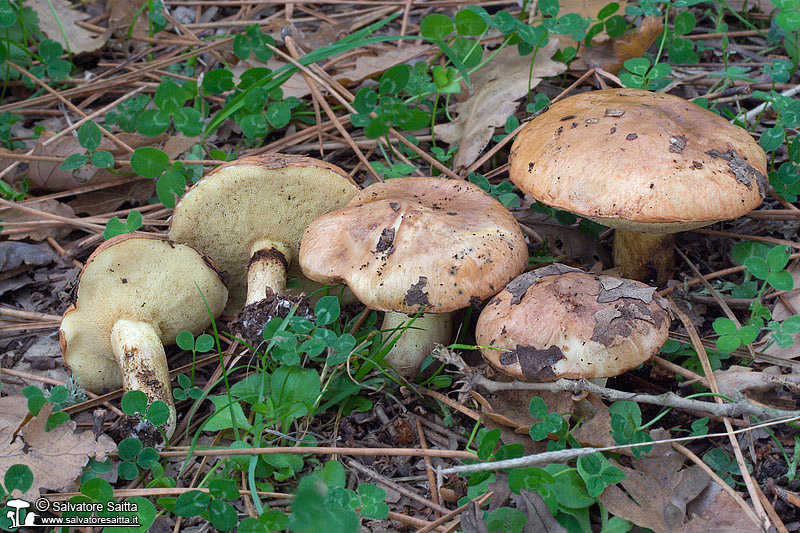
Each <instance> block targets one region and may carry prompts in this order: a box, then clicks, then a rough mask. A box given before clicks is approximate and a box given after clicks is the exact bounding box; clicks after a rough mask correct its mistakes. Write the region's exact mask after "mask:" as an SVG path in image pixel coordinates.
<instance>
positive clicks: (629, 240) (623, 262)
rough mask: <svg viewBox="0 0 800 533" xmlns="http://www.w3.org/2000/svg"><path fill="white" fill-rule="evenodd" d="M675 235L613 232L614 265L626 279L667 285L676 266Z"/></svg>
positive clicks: (625, 231)
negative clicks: (673, 248)
mask: <svg viewBox="0 0 800 533" xmlns="http://www.w3.org/2000/svg"><path fill="white" fill-rule="evenodd" d="M674 244H675V234H674V233H642V232H639V231H629V230H625V229H620V228H617V229H616V230H615V231H614V264H615V265H616V266H617V267H619V270H620V274H621V275H622V277H623V278H629V279H635V280H639V281H644V282H645V283H651V284H655V285H659V286H661V285H666V284H667V280H668V279H669V276H670V274H671V273H672V269H673V267H674V252H673V250H672V247H673V245H674Z"/></svg>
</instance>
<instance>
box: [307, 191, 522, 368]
mask: <svg viewBox="0 0 800 533" xmlns="http://www.w3.org/2000/svg"><path fill="white" fill-rule="evenodd" d="M527 261H528V250H527V246H526V244H525V238H524V236H523V234H522V231H521V230H520V227H519V224H517V221H516V220H515V219H514V217H513V216H512V215H511V213H509V212H508V210H507V209H506V208H505V207H503V205H502V204H501V203H500V202H498V201H497V200H495V199H494V198H492V197H491V196H489V195H488V194H486V193H485V192H484V191H483V190H481V189H480V188H479V187H477V186H475V185H472V184H471V183H468V182H463V181H458V180H445V179H439V178H394V179H391V180H388V181H386V182H384V183H375V184H373V185H371V186H369V187H367V188H366V189H364V190H363V191H361V192H360V193H359V194H358V195H356V196H355V197H353V199H352V200H350V202H349V204H348V205H347V207H344V208H342V209H338V210H336V211H332V212H330V213H328V214H326V215H323V216H321V217H319V218H318V219H316V220H314V221H313V222H312V223H311V224H310V225H309V226H308V229H306V232H305V235H304V236H303V240H302V242H301V245H300V266H301V267H302V268H303V272H304V273H305V275H306V276H308V277H309V278H311V279H313V280H316V281H319V282H322V283H341V282H344V283H346V284H347V286H348V287H349V288H350V290H352V291H353V293H354V294H355V296H356V297H357V298H358V299H359V300H360V301H361V302H362V303H364V305H366V306H367V307H369V308H371V309H376V310H378V311H385V312H386V317H385V320H384V324H383V326H384V328H385V329H394V328H396V327H398V326H399V325H401V324H403V323H407V322H408V317H407V316H406V314H408V313H410V314H414V313H417V312H418V311H424V313H426V314H425V315H424V320H420V319H418V320H417V321H416V322H415V323H414V324H413V327H414V328H418V329H416V330H412V329H410V328H409V329H408V330H406V332H405V333H404V334H403V335H402V337H401V338H400V339H399V340H398V341H397V343H396V344H395V345H394V347H393V348H392V351H391V352H390V353H389V355H388V356H387V357H386V361H387V362H389V364H391V365H392V366H393V367H394V368H395V369H396V370H397V371H398V372H400V373H401V374H402V375H404V376H406V377H408V378H413V377H415V376H416V374H417V373H418V371H419V367H420V365H421V363H422V361H423V360H424V358H425V357H426V356H427V355H428V354H429V353H430V351H431V349H432V348H433V346H434V345H435V344H436V343H440V344H447V342H448V340H449V335H450V318H449V313H450V312H451V311H455V310H456V309H461V308H462V307H467V306H468V305H469V304H470V303H478V302H481V301H482V300H484V299H486V298H488V297H490V296H492V295H493V294H495V293H497V291H499V290H500V288H501V287H502V286H503V285H505V284H506V283H507V282H508V281H510V280H511V279H512V278H513V277H514V276H516V275H517V274H519V273H520V272H522V271H523V269H524V268H525V265H526V264H527Z"/></svg>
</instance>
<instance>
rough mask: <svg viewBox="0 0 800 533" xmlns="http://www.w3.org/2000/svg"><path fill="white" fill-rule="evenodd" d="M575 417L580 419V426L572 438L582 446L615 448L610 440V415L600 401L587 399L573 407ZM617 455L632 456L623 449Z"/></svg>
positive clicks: (612, 440) (611, 439)
mask: <svg viewBox="0 0 800 533" xmlns="http://www.w3.org/2000/svg"><path fill="white" fill-rule="evenodd" d="M574 412H575V417H576V418H580V419H582V421H581V423H580V425H579V426H578V427H577V428H576V429H575V430H573V431H572V436H573V437H574V438H575V440H577V441H578V442H580V443H581V445H583V446H589V447H595V448H603V447H605V446H616V443H615V442H614V439H613V438H611V414H609V412H608V407H606V406H605V404H603V402H602V401H600V400H598V399H594V400H593V401H590V400H589V399H588V398H587V399H584V400H581V401H580V402H578V403H577V404H576V405H575V411H574ZM618 453H621V454H623V455H633V454H632V453H631V452H630V450H628V449H627V448H623V449H621V450H619V452H618Z"/></svg>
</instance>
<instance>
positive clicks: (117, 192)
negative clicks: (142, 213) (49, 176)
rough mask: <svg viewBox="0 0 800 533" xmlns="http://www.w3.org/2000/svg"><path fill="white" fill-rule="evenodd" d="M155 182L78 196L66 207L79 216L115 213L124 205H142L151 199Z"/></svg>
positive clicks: (119, 186) (142, 180)
mask: <svg viewBox="0 0 800 533" xmlns="http://www.w3.org/2000/svg"><path fill="white" fill-rule="evenodd" d="M155 191H156V180H147V179H141V180H136V181H133V182H131V183H125V184H123V185H117V186H115V187H109V188H108V189H102V190H99V191H93V192H88V193H84V194H80V195H78V196H77V197H76V198H75V199H74V200H72V201H70V202H67V205H68V206H70V207H71V208H72V210H73V211H75V213H76V214H79V215H89V216H95V215H101V214H104V213H111V212H112V211H116V210H117V209H118V208H119V207H120V206H122V205H123V204H125V203H128V204H131V205H134V206H136V205H142V204H144V203H145V202H146V201H147V200H149V199H150V198H152V197H153V195H154V194H155Z"/></svg>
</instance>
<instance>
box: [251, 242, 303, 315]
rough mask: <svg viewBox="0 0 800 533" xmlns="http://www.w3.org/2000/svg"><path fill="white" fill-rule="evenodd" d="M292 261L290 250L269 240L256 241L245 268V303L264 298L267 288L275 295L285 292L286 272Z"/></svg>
mask: <svg viewBox="0 0 800 533" xmlns="http://www.w3.org/2000/svg"><path fill="white" fill-rule="evenodd" d="M291 260H292V250H291V249H290V248H289V247H288V246H286V245H285V244H283V243H280V242H275V241H272V240H270V239H262V240H260V241H257V242H256V243H255V244H254V245H253V248H252V250H251V253H250V265H249V266H248V267H247V302H246V305H250V304H252V303H255V302H259V301H261V300H263V299H264V298H265V297H266V294H267V287H269V288H270V289H272V292H274V293H275V294H276V295H277V294H281V293H282V292H283V291H285V290H286V271H287V269H288V268H289V262H290V261H291Z"/></svg>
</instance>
